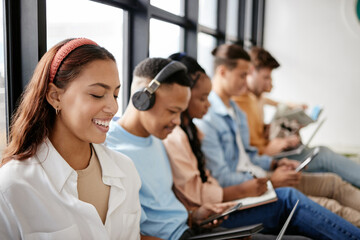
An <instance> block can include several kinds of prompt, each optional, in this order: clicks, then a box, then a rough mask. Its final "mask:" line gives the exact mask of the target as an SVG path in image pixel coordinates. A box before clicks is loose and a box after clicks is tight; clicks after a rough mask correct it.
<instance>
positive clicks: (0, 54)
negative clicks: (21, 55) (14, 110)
mask: <svg viewBox="0 0 360 240" xmlns="http://www.w3.org/2000/svg"><path fill="white" fill-rule="evenodd" d="M4 61H5V55H4V22H3V2H1V5H0V156H1V154H2V152H3V150H4V148H5V146H6V102H5V98H6V96H5V74H4V73H5V72H4V70H5V67H4V66H5V64H4ZM0 158H1V157H0Z"/></svg>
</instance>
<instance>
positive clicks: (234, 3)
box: [226, 0, 239, 39]
mask: <svg viewBox="0 0 360 240" xmlns="http://www.w3.org/2000/svg"><path fill="white" fill-rule="evenodd" d="M238 13H239V1H238V0H228V2H227V14H226V22H227V24H226V35H228V36H230V37H231V38H235V39H236V37H237V27H238Z"/></svg>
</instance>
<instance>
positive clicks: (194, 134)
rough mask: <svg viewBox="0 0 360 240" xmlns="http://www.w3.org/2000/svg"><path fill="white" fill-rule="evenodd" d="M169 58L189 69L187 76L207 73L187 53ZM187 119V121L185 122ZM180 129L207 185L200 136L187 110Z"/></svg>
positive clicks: (197, 77) (194, 82)
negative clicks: (188, 143)
mask: <svg viewBox="0 0 360 240" xmlns="http://www.w3.org/2000/svg"><path fill="white" fill-rule="evenodd" d="M169 58H171V59H173V60H176V61H179V62H181V63H183V64H184V65H185V66H186V68H187V69H188V71H187V74H188V75H189V76H191V75H193V74H195V73H197V72H202V73H205V70H204V69H203V68H202V67H201V66H200V65H199V63H198V62H197V61H196V60H195V59H194V58H192V57H189V56H187V55H186V54H185V53H175V54H172V55H171V56H170V57H169ZM199 78H200V75H197V76H196V77H195V78H191V79H192V80H193V82H192V84H191V88H193V87H194V86H195V85H196V82H197V80H198V79H199ZM185 119H186V120H187V121H184V120H185ZM180 127H181V128H182V129H183V130H184V132H185V133H186V135H187V138H188V139H189V142H190V146H191V150H192V152H193V153H194V155H195V157H196V160H197V166H198V170H199V172H200V178H201V181H202V182H203V183H205V182H207V179H208V177H207V175H206V172H205V156H204V153H203V152H202V151H201V141H200V139H199V136H198V130H197V128H196V126H195V124H194V123H193V122H192V119H191V117H190V115H189V113H188V111H187V110H186V111H184V112H183V113H182V114H181V124H180Z"/></svg>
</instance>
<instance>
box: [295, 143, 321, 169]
mask: <svg viewBox="0 0 360 240" xmlns="http://www.w3.org/2000/svg"><path fill="white" fill-rule="evenodd" d="M319 151H320V148H319V147H316V148H314V150H313V151H312V153H311V154H310V156H308V157H307V158H306V159H305V160H304V161H303V162H302V163H300V165H299V166H298V167H297V168H296V169H295V171H296V172H300V171H301V170H303V169H304V168H305V167H306V166H307V165H308V164H309V163H310V162H311V161H312V160H313V159H314V157H315V156H316V155H317V154H318V153H319Z"/></svg>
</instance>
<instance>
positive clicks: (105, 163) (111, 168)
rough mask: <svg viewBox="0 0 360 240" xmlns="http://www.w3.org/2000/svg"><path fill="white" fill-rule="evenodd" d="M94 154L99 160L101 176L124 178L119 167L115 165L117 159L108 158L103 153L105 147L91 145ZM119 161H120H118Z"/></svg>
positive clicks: (106, 154) (104, 152)
mask: <svg viewBox="0 0 360 240" xmlns="http://www.w3.org/2000/svg"><path fill="white" fill-rule="evenodd" d="M93 146H94V149H95V152H96V154H97V156H98V158H99V162H100V165H101V169H102V176H103V178H104V177H111V178H124V177H126V174H125V173H124V171H122V170H121V169H120V167H119V166H118V165H117V164H116V163H115V161H117V159H113V157H111V156H109V154H108V153H107V152H106V151H105V146H104V145H100V144H93ZM118 161H121V159H118Z"/></svg>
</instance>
